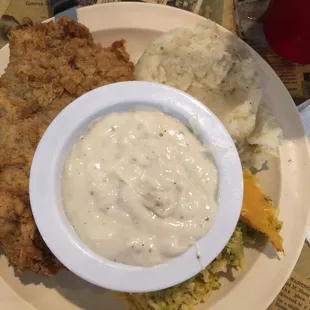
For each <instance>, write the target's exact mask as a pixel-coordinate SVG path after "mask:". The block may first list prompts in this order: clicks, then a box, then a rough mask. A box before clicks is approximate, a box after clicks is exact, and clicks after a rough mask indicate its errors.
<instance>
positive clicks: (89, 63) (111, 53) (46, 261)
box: [0, 17, 134, 275]
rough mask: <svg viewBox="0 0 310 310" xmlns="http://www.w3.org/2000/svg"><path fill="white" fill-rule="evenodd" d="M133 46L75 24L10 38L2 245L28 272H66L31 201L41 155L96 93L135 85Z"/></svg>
mask: <svg viewBox="0 0 310 310" xmlns="http://www.w3.org/2000/svg"><path fill="white" fill-rule="evenodd" d="M124 44H125V41H124V40H121V41H117V42H115V43H113V44H112V46H111V47H107V48H104V47H102V46H101V45H100V44H96V43H94V41H93V38H92V35H91V33H90V32H89V30H88V29H87V28H86V27H85V26H83V25H81V24H79V23H77V22H75V21H73V20H70V19H68V18H65V17H63V18H60V19H59V20H58V21H57V23H54V22H48V23H43V24H42V23H36V24H34V23H32V22H31V21H29V20H27V21H25V22H24V23H23V24H22V25H20V26H18V27H16V28H14V29H13V30H12V32H11V35H10V41H9V47H10V61H9V64H8V66H7V68H6V70H5V73H4V74H3V75H2V76H1V78H0V137H1V138H0V245H1V246H2V248H3V251H4V253H5V254H6V256H7V257H8V259H9V261H10V262H11V263H12V264H13V265H14V266H15V267H16V269H17V270H19V271H22V270H25V269H30V270H32V271H34V272H43V273H45V274H49V275H50V274H54V273H56V272H57V271H58V270H59V269H61V268H63V267H62V265H61V264H60V262H59V261H58V260H57V259H56V258H55V257H54V256H53V254H52V253H51V252H50V251H49V249H48V248H47V246H46V245H45V243H44V241H43V240H42V238H41V236H40V234H39V232H38V230H37V228H36V225H35V223H34V220H33V217H32V214H31V208H30V202H29V193H28V182H29V172H30V166H31V161H32V157H33V154H34V151H35V148H36V146H37V144H38V142H39V140H40V138H41V136H42V134H43V132H44V131H45V129H46V128H47V126H48V125H49V124H50V122H51V121H52V120H53V118H54V117H55V116H56V115H57V114H58V113H59V112H60V111H61V110H62V109H63V108H64V107H65V106H67V105H68V104H69V103H70V102H72V101H73V100H74V99H75V98H77V97H79V96H81V95H82V94H84V93H85V92H87V91H90V90H92V89H94V88H96V87H99V86H102V85H107V84H110V83H114V82H120V81H128V80H134V77H133V69H134V65H133V63H132V62H130V60H129V55H128V54H127V53H126V51H125V46H124Z"/></svg>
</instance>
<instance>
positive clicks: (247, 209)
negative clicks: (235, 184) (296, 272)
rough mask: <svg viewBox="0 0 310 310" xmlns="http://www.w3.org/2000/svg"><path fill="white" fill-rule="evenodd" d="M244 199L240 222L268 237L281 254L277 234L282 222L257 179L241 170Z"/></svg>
mask: <svg viewBox="0 0 310 310" xmlns="http://www.w3.org/2000/svg"><path fill="white" fill-rule="evenodd" d="M243 182H244V197H243V205H242V211H241V216H240V220H241V221H242V222H244V223H246V224H248V225H249V226H250V227H252V228H254V229H255V230H258V231H260V232H262V233H264V234H265V235H266V236H268V238H269V240H270V242H271V243H272V245H273V246H274V248H275V249H276V250H277V251H282V252H283V239H282V237H281V236H280V234H279V231H280V230H281V227H282V222H281V221H279V220H278V216H277V213H276V210H275V208H274V206H273V203H272V201H271V200H270V198H268V197H267V196H265V195H264V193H263V192H262V190H261V188H260V185H259V183H258V179H257V178H256V177H255V176H254V175H253V174H251V172H250V171H249V170H246V169H244V170H243Z"/></svg>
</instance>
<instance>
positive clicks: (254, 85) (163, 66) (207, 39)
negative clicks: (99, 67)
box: [135, 20, 282, 169]
mask: <svg viewBox="0 0 310 310" xmlns="http://www.w3.org/2000/svg"><path fill="white" fill-rule="evenodd" d="M240 45H241V44H239V42H238V41H237V40H236V39H235V38H232V37H231V35H226V34H223V33H221V32H220V31H219V30H218V28H217V26H216V24H215V23H213V22H211V21H208V20H206V21H204V22H202V23H199V24H198V25H197V26H196V27H195V28H193V29H186V28H177V29H174V30H172V31H170V32H168V33H165V34H164V35H162V36H160V37H159V38H157V39H156V40H155V41H154V42H153V43H152V44H151V45H150V46H149V47H148V48H147V49H146V51H145V52H144V54H143V55H142V56H141V58H140V60H139V62H138V64H137V65H136V68H135V76H136V78H137V79H138V80H146V81H155V82H159V83H163V84H167V85H171V86H174V87H176V88H179V89H181V90H183V91H185V92H187V93H189V94H191V95H193V96H194V97H196V98H197V99H199V100H200V101H202V102H203V103H204V104H206V105H207V106H208V107H209V108H210V109H211V110H212V111H213V112H214V113H215V114H216V115H217V116H218V117H219V119H220V120H221V121H222V122H223V124H224V125H225V126H226V128H227V130H228V131H229V133H230V135H231V136H232V138H233V139H234V141H235V143H236V146H237V148H238V150H239V154H240V156H241V159H242V161H243V163H244V165H247V166H251V167H254V168H256V169H261V167H262V165H263V164H264V163H265V162H266V161H267V160H268V158H269V156H270V155H273V156H277V154H278V151H277V150H278V146H279V143H280V137H281V135H282V131H281V129H280V128H279V126H278V124H277V123H276V122H275V119H274V118H273V117H272V116H271V115H270V112H269V110H267V109H266V108H265V107H263V106H262V104H261V101H262V90H261V88H260V84H259V77H258V75H257V71H256V68H255V65H254V62H253V59H252V57H251V56H250V55H249V54H248V52H247V51H246V50H244V48H242V46H240Z"/></svg>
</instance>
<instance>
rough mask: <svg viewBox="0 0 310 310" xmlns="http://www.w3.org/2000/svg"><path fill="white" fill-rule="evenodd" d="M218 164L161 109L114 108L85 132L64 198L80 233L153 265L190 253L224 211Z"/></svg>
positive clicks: (124, 257) (114, 256) (130, 259)
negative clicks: (218, 196)
mask: <svg viewBox="0 0 310 310" xmlns="http://www.w3.org/2000/svg"><path fill="white" fill-rule="evenodd" d="M216 194H217V170H216V167H215V165H214V163H213V161H212V157H211V155H210V154H209V152H208V149H207V147H206V146H205V145H203V144H202V143H201V142H200V141H199V140H198V139H197V138H196V136H195V135H193V133H192V132H191V131H190V130H189V129H188V128H187V127H186V126H185V125H184V124H182V123H181V122H180V121H178V120H177V119H175V118H173V117H171V116H169V115H166V114H163V113H161V112H159V111H154V110H136V111H130V112H121V113H112V114H109V115H108V116H106V117H104V118H102V119H101V120H99V121H97V122H96V123H95V124H93V126H92V127H91V128H90V129H89V130H88V131H87V132H86V133H85V134H84V135H83V136H81V137H80V138H79V140H78V141H76V143H75V144H74V145H73V147H72V150H71V152H70V154H69V156H68V158H67V160H66V162H65V166H64V170H63V176H62V197H63V205H64V209H65V213H66V216H67V218H68V220H69V221H70V223H71V224H72V225H73V227H74V229H75V231H76V233H77V235H78V236H79V237H80V239H81V240H82V241H83V242H84V243H85V244H86V245H88V246H89V247H90V248H91V249H92V250H93V251H95V252H97V253H98V254H100V255H102V256H103V257H105V258H107V259H110V260H112V261H116V262H120V263H124V264H129V265H138V266H151V265H156V264H159V263H163V262H164V261H165V260H167V259H169V258H172V257H175V256H178V255H180V254H182V253H183V252H185V251H186V250H187V249H188V248H189V247H191V246H192V245H193V244H195V242H196V241H197V240H198V239H200V238H201V237H202V236H204V235H205V234H206V233H207V232H208V230H209V229H210V228H211V226H212V223H213V221H214V218H215V216H216Z"/></svg>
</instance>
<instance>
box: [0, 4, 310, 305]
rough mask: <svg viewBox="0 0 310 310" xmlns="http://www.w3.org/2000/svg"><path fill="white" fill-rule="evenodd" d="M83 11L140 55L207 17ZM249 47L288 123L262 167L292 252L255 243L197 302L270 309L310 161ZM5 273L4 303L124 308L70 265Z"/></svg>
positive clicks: (143, 9)
mask: <svg viewBox="0 0 310 310" xmlns="http://www.w3.org/2000/svg"><path fill="white" fill-rule="evenodd" d="M78 16H79V21H80V22H81V23H83V24H85V25H86V26H88V27H89V28H90V30H91V31H92V33H93V35H94V38H95V40H97V41H100V42H101V43H103V44H104V45H107V44H110V43H112V42H113V41H115V40H118V39H120V38H125V39H126V40H127V41H128V44H127V49H128V51H129V53H130V54H131V57H132V59H133V61H136V60H137V59H138V58H139V56H140V55H141V54H142V52H143V50H144V49H145V48H146V46H147V45H148V44H149V43H150V42H151V41H152V40H153V39H154V38H156V37H157V36H158V35H160V34H161V33H162V32H165V31H168V30H171V29H172V28H175V27H182V26H187V27H191V26H194V25H195V24H196V23H197V22H198V21H199V20H200V19H202V17H199V16H197V15H194V14H191V13H188V12H185V11H182V10H179V9H174V8H171V7H168V6H161V5H156V4H155V5H153V4H145V3H143V4H139V3H118V4H114V3H113V4H103V5H98V6H92V7H86V8H83V9H81V10H79V11H78ZM236 39H237V38H236ZM244 44H245V43H244ZM248 48H249V50H250V52H251V54H252V55H253V58H254V59H255V61H256V63H257V64H258V66H259V68H260V69H259V70H260V75H261V79H262V83H263V87H264V92H265V93H264V99H265V101H266V103H267V104H268V106H269V107H270V108H271V110H272V111H273V113H274V115H275V116H276V118H277V120H278V121H279V123H280V125H281V126H282V128H283V130H284V136H285V139H284V142H283V146H282V147H281V150H280V153H281V160H280V161H278V160H275V161H272V162H270V169H269V170H267V171H264V172H263V173H261V174H260V175H259V178H260V180H261V183H262V187H263V189H264V190H265V191H266V192H267V194H269V195H270V196H271V197H272V198H273V200H274V201H275V203H277V204H279V206H280V209H281V212H280V218H281V220H283V221H284V226H283V230H282V236H283V237H284V248H285V252H286V256H285V257H281V260H279V259H277V258H276V257H275V253H274V251H273V249H272V248H271V246H270V245H265V246H264V248H263V251H262V252H258V251H256V250H247V252H246V268H245V270H244V271H243V272H239V273H236V274H235V276H236V278H235V280H234V281H228V280H225V279H224V281H223V282H224V285H223V287H222V288H221V289H220V290H219V291H218V292H216V293H215V294H213V295H212V297H211V299H210V300H209V301H208V303H207V304H204V305H201V306H199V307H197V309H209V308H212V310H227V309H238V310H249V309H251V310H262V309H265V308H267V307H268V305H269V304H270V303H271V302H272V300H273V299H274V298H275V297H276V295H277V294H278V292H279V291H280V289H281V288H282V286H283V285H284V283H285V281H286V280H287V278H288V277H289V275H290V273H291V271H292V269H293V268H294V266H295V264H296V261H297V259H298V256H299V254H300V251H301V249H302V246H303V244H304V238H305V234H306V227H307V218H308V204H309V201H310V191H309V184H310V162H309V153H308V145H307V139H306V136H305V133H304V129H303V126H302V124H301V121H300V118H299V114H298V112H297V109H296V107H295V105H294V102H293V101H292V99H291V97H290V95H289V93H288V91H287V90H286V88H285V87H284V85H283V84H282V83H281V81H280V79H279V78H278V76H277V75H276V74H275V72H274V71H273V70H272V69H271V68H270V67H269V66H268V64H267V63H266V62H265V61H264V60H263V59H262V58H261V57H260V56H259V55H258V54H257V53H256V52H254V51H253V50H252V49H251V48H250V47H248ZM8 58H9V49H8V47H7V46H6V47H4V48H3V49H2V50H1V51H0V71H2V72H3V71H4V68H5V67H6V64H7V62H8ZM0 73H1V72H0ZM0 275H1V278H2V279H1V281H0V306H1V307H0V308H1V309H5V310H21V309H33V308H34V309H38V310H43V309H44V310H54V309H61V310H73V309H87V310H98V309H101V310H121V309H123V308H122V306H121V303H119V301H117V300H116V299H114V297H112V295H111V293H110V292H106V291H104V290H102V289H100V288H97V287H94V286H91V285H89V284H87V283H86V282H84V281H82V280H80V279H78V278H77V277H75V276H74V275H72V274H71V273H69V272H66V271H62V272H60V273H59V274H57V275H56V276H55V277H53V278H46V277H42V276H38V275H33V274H31V273H24V274H23V275H21V276H20V277H18V276H16V275H14V270H13V268H11V267H8V264H7V261H6V259H5V258H4V257H3V256H2V258H1V261H0ZM31 306H32V307H31Z"/></svg>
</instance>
